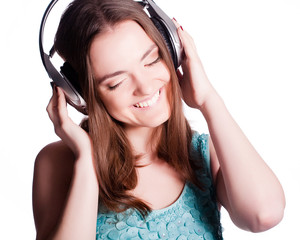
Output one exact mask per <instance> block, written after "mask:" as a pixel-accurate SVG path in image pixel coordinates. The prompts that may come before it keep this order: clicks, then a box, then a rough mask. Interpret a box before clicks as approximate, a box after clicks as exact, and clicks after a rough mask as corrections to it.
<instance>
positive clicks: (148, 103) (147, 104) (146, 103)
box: [133, 90, 160, 108]
mask: <svg viewBox="0 0 300 240" xmlns="http://www.w3.org/2000/svg"><path fill="white" fill-rule="evenodd" d="M159 95H160V90H159V91H157V93H155V94H154V95H153V97H152V98H151V99H149V100H147V101H144V102H139V103H136V104H134V105H133V106H134V107H137V108H146V107H150V106H152V105H153V104H154V103H156V102H157V100H158V99H159Z"/></svg>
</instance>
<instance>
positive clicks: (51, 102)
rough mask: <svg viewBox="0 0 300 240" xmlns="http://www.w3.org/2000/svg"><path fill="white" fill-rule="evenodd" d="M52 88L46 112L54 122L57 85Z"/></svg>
mask: <svg viewBox="0 0 300 240" xmlns="http://www.w3.org/2000/svg"><path fill="white" fill-rule="evenodd" d="M51 86H52V96H51V98H50V100H49V103H48V105H47V108H46V111H47V113H48V115H49V117H50V119H51V121H52V122H53V120H54V115H53V112H54V111H53V109H54V108H55V107H56V106H57V94H56V91H55V85H54V84H53V85H51Z"/></svg>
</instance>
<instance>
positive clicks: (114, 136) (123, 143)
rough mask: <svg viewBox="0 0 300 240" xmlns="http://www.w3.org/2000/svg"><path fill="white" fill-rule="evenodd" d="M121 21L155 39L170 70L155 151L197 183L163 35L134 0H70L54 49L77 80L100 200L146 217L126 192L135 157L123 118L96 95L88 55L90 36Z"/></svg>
mask: <svg viewBox="0 0 300 240" xmlns="http://www.w3.org/2000/svg"><path fill="white" fill-rule="evenodd" d="M125 20H132V21H135V22H137V23H138V24H139V25H140V26H141V27H142V28H143V29H144V31H145V32H146V33H147V34H148V36H149V37H150V38H151V39H152V40H153V41H154V42H155V44H156V45H157V46H158V47H159V50H160V55H161V58H162V60H163V61H165V63H166V65H167V67H168V69H169V71H170V75H171V94H170V96H169V100H170V106H171V115H170V118H169V119H168V121H167V122H165V123H164V124H163V125H162V126H161V127H160V128H158V129H157V131H155V132H156V133H157V137H158V139H159V140H158V143H157V144H156V149H157V155H158V157H159V158H161V159H163V160H165V161H166V162H168V163H169V164H170V165H171V166H173V167H174V169H175V170H176V171H178V172H179V173H180V174H181V176H182V177H183V179H185V180H188V181H191V182H193V183H195V184H197V185H198V186H200V185H199V184H198V182H197V179H196V177H195V174H194V171H193V170H192V169H193V167H194V166H192V162H191V161H190V159H189V149H190V143H191V138H192V132H191V129H190V126H189V124H188V122H187V120H186V119H185V117H184V114H183V110H182V102H181V91H180V87H179V83H178V79H177V75H176V72H175V69H174V66H173V63H172V60H171V57H170V54H169V52H168V50H167V47H166V45H165V43H164V40H163V38H162V36H161V35H160V33H159V32H158V30H157V29H156V27H155V26H154V25H153V24H152V21H151V20H150V19H149V17H148V16H147V14H146V13H145V12H144V11H143V10H142V7H141V6H140V5H139V4H138V3H136V2H134V1H133V0H84V1H83V0H75V1H74V2H72V3H71V4H70V5H69V7H68V8H67V10H66V11H65V13H64V14H63V16H62V18H61V21H60V24H59V27H58V30H57V33H56V38H55V48H56V50H57V51H58V53H59V54H60V55H61V56H62V57H63V58H64V59H66V60H67V61H68V62H69V63H70V64H71V66H72V67H73V68H74V69H75V70H76V72H77V74H78V78H77V79H78V82H76V83H74V84H75V85H79V87H80V92H81V93H82V95H83V98H84V99H85V100H86V102H87V109H88V113H89V116H88V119H87V120H86V121H85V122H84V123H83V125H86V126H88V127H86V128H85V129H86V130H87V131H88V132H89V135H90V136H91V139H92V141H93V148H94V166H95V170H96V174H97V178H98V182H99V201H100V202H101V204H103V205H104V206H105V207H107V208H108V209H110V210H113V211H116V212H120V211H123V210H125V209H127V208H135V209H137V210H139V211H140V212H141V213H142V215H144V216H145V215H146V214H147V213H148V211H150V210H151V209H150V207H149V206H148V205H147V204H146V203H144V202H143V201H142V200H140V199H138V198H136V197H134V196H133V195H131V194H129V190H132V189H134V188H135V186H136V185H137V174H136V170H135V167H136V165H135V163H136V156H134V155H133V152H132V148H131V146H130V143H129V141H128V139H127V137H126V134H125V132H124V130H123V128H122V123H120V122H118V121H116V120H115V119H113V118H112V117H111V116H110V115H109V114H108V112H107V111H106V109H105V106H104V105H103V103H102V101H101V99H100V97H99V96H98V93H97V91H96V86H95V81H94V79H93V74H92V70H91V64H90V60H89V49H90V46H91V43H92V41H93V39H94V37H95V36H96V35H97V34H100V33H101V32H103V31H105V30H106V29H107V28H108V27H114V26H115V25H116V24H118V23H120V22H121V21H125Z"/></svg>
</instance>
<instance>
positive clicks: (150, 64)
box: [145, 56, 161, 67]
mask: <svg viewBox="0 0 300 240" xmlns="http://www.w3.org/2000/svg"><path fill="white" fill-rule="evenodd" d="M160 60H161V57H160V56H158V58H157V59H155V60H154V61H153V62H151V63H148V64H146V65H145V66H147V67H151V66H153V65H154V64H156V63H158V62H159V61H160Z"/></svg>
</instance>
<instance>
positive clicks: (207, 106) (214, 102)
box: [198, 91, 226, 121]
mask: <svg viewBox="0 0 300 240" xmlns="http://www.w3.org/2000/svg"><path fill="white" fill-rule="evenodd" d="M198 109H199V110H200V111H201V112H202V114H203V116H204V117H205V119H206V120H207V121H208V120H210V119H211V118H213V117H218V116H219V114H221V112H222V109H223V110H224V109H226V107H225V104H224V101H223V99H222V98H221V97H220V95H219V94H218V93H217V92H216V91H213V92H211V93H210V94H209V95H208V96H207V97H206V99H205V101H204V102H203V103H202V104H201V106H200V107H199V108H198Z"/></svg>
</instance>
